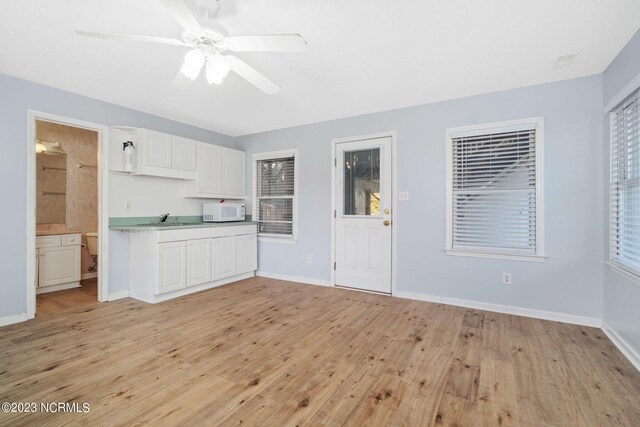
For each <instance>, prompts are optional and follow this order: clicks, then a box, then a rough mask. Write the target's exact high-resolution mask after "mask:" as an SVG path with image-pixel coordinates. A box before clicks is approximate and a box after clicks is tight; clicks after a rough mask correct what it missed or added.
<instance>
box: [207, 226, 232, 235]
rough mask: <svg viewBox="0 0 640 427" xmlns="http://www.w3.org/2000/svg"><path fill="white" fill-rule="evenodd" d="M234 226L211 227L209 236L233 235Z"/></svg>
mask: <svg viewBox="0 0 640 427" xmlns="http://www.w3.org/2000/svg"><path fill="white" fill-rule="evenodd" d="M235 235H236V227H213V228H212V229H211V237H226V236H235Z"/></svg>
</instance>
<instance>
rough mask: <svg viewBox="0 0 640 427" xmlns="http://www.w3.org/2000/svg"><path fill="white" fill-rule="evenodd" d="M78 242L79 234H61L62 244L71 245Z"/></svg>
mask: <svg viewBox="0 0 640 427" xmlns="http://www.w3.org/2000/svg"><path fill="white" fill-rule="evenodd" d="M79 244H80V235H79V234H66V235H64V236H62V246H73V245H79Z"/></svg>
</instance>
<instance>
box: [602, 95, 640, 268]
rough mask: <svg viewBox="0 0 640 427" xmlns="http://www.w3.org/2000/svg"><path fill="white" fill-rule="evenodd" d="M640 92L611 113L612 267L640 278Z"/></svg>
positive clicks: (610, 193)
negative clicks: (615, 266) (614, 266)
mask: <svg viewBox="0 0 640 427" xmlns="http://www.w3.org/2000/svg"><path fill="white" fill-rule="evenodd" d="M639 94H640V89H639V90H636V91H635V92H634V93H632V94H631V95H630V96H629V97H627V98H626V99H625V100H624V101H622V103H620V104H619V105H618V106H617V107H616V108H614V109H613V111H611V114H610V119H611V176H610V189H609V199H610V215H609V218H610V230H609V236H610V250H609V256H610V261H611V263H612V264H614V265H617V266H619V267H621V268H623V269H625V270H628V271H630V272H631V273H634V274H637V275H640V135H639V132H640V125H639V124H638V122H639V121H640V100H639V98H640V95H639Z"/></svg>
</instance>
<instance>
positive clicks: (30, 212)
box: [25, 109, 109, 319]
mask: <svg viewBox="0 0 640 427" xmlns="http://www.w3.org/2000/svg"><path fill="white" fill-rule="evenodd" d="M36 120H41V121H46V122H51V123H58V124H62V125H66V126H72V127H77V128H82V129H88V130H91V131H94V132H96V133H97V135H98V228H99V230H98V250H99V252H100V259H99V263H100V269H99V271H98V301H107V300H108V284H109V277H108V271H109V268H108V253H109V243H108V234H109V209H108V199H109V191H108V184H109V182H108V180H109V168H108V155H109V154H108V153H109V150H108V144H109V127H108V126H106V125H102V124H98V123H90V122H86V121H83V120H77V119H73V118H70V117H63V116H58V115H55V114H50V113H45V112H42V111H36V110H30V109H28V110H27V133H26V135H27V141H26V144H25V146H26V157H27V188H26V193H25V194H26V195H27V230H26V231H27V244H26V261H27V262H26V269H27V271H26V278H27V280H26V297H27V301H26V302H27V307H26V316H27V318H29V319H32V318H34V317H35V313H36V287H35V283H36V282H35V280H36V277H35V270H36V266H35V262H36V260H35V253H36V216H35V207H36V186H35V182H36V152H35V148H34V145H33V141H34V140H35V137H36Z"/></svg>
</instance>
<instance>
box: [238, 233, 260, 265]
mask: <svg viewBox="0 0 640 427" xmlns="http://www.w3.org/2000/svg"><path fill="white" fill-rule="evenodd" d="M236 259H237V263H236V265H237V268H236V270H237V274H242V273H248V272H250V271H254V270H257V269H258V236H257V235H255V234H246V235H244V236H237V237H236Z"/></svg>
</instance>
